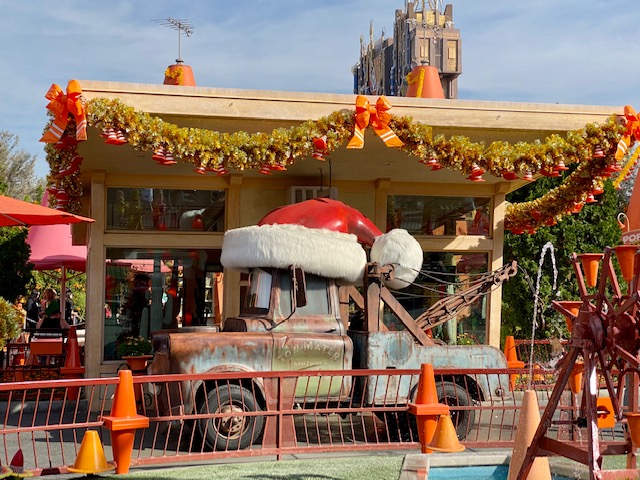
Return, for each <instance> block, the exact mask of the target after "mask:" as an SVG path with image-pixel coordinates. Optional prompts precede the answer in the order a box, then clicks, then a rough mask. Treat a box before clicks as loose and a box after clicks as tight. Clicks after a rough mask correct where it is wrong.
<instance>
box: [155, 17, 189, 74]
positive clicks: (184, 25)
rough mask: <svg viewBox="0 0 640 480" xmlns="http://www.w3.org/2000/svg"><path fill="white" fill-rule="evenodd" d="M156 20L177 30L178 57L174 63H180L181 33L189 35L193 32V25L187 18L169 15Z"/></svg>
mask: <svg viewBox="0 0 640 480" xmlns="http://www.w3.org/2000/svg"><path fill="white" fill-rule="evenodd" d="M156 22H158V23H159V24H160V25H163V26H165V27H169V28H171V29H173V30H177V31H178V58H176V63H182V45H181V42H182V34H183V33H184V35H185V36H187V37H190V36H191V35H192V34H193V29H194V27H193V25H192V24H191V23H190V22H189V21H188V20H185V19H177V18H171V17H169V18H167V19H165V20H156Z"/></svg>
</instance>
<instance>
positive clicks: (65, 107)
mask: <svg viewBox="0 0 640 480" xmlns="http://www.w3.org/2000/svg"><path fill="white" fill-rule="evenodd" d="M80 95H82V89H81V88H80V83H79V82H78V81H77V80H69V83H68V85H67V94H66V95H64V94H63V92H62V89H61V88H60V87H59V86H58V85H56V84H55V83H54V84H52V85H51V87H50V88H49V91H48V92H47V94H46V95H45V98H46V99H48V100H49V104H48V105H47V109H48V110H50V111H51V112H53V114H54V119H53V123H52V124H51V126H50V127H49V130H47V131H46V132H45V134H44V135H43V136H42V138H41V139H40V141H41V142H47V143H55V142H57V141H58V140H59V139H60V137H62V134H63V133H64V130H65V128H67V123H69V114H71V115H73V117H74V118H75V120H76V139H77V140H86V139H87V118H86V115H85V111H84V106H83V105H82V101H81V100H80Z"/></svg>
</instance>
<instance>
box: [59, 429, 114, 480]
mask: <svg viewBox="0 0 640 480" xmlns="http://www.w3.org/2000/svg"><path fill="white" fill-rule="evenodd" d="M114 468H116V464H115V462H107V459H106V458H105V456H104V449H103V448H102V443H101V442H100V437H99V436H98V432H97V431H96V430H87V431H86V432H85V434H84V437H82V443H81V444H80V450H79V451H78V457H77V458H76V461H75V463H74V464H73V466H72V467H67V470H69V471H70V472H72V473H86V474H89V475H92V474H96V473H101V472H106V471H108V470H113V469H114Z"/></svg>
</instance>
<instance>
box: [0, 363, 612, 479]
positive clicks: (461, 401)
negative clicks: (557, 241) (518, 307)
mask: <svg viewBox="0 0 640 480" xmlns="http://www.w3.org/2000/svg"><path fill="white" fill-rule="evenodd" d="M510 375H516V376H517V377H518V381H517V382H516V389H515V391H513V392H512V391H509V385H508V383H509V381H508V379H509V376H510ZM418 376H419V371H418V370H406V371H404V370H378V371H372V370H353V371H308V372H250V373H244V372H243V373H237V372H234V373H223V374H207V375H162V376H135V377H134V379H133V380H134V391H136V392H137V395H136V396H137V399H136V402H137V406H138V407H137V408H138V412H139V413H140V414H142V415H145V416H147V417H148V418H149V420H150V426H149V428H147V429H144V430H138V431H137V433H136V437H135V443H134V452H133V455H132V465H133V466H135V465H153V464H167V463H179V462H193V461H200V460H207V459H214V458H228V457H244V456H246V457H248V456H276V457H278V458H280V457H281V456H282V455H286V454H294V453H305V452H307V453H312V452H331V451H345V450H349V451H354V450H360V451H367V450H371V451H372V450H390V449H393V450H398V449H413V450H416V449H419V447H420V445H419V443H418V438H417V435H416V433H415V431H414V430H413V428H412V425H413V423H414V421H415V420H414V418H413V416H412V415H411V414H409V412H408V408H407V404H406V403H407V402H406V400H405V399H406V398H408V397H411V395H412V394H413V392H412V389H413V388H414V386H415V384H416V383H417V380H418ZM489 377H492V378H490V380H492V382H489V381H488V379H489ZM552 378H553V376H550V375H549V370H540V369H537V370H530V369H521V370H513V369H503V370H495V369H477V370H462V369H456V370H452V369H447V370H443V369H436V370H435V380H436V388H437V390H438V395H439V398H440V401H441V402H446V403H448V404H449V405H450V409H451V414H452V419H453V421H454V425H455V427H456V430H457V433H458V435H459V437H461V438H462V439H463V444H464V445H466V446H467V447H473V448H497V447H503V448H512V447H513V442H514V438H515V425H516V423H517V419H518V418H517V417H518V413H519V407H520V402H521V399H522V389H523V388H530V389H534V390H535V391H536V392H537V394H538V400H539V404H540V408H541V409H543V408H544V406H545V404H546V402H547V400H548V398H549V396H550V393H551V388H550V386H549V384H548V380H549V379H552ZM505 379H506V380H505ZM117 382H118V378H100V379H80V380H51V381H36V382H21V383H4V384H0V412H5V413H4V416H3V417H2V418H0V441H1V443H0V460H1V461H2V463H3V464H5V465H6V464H9V462H10V460H11V458H12V456H13V454H14V453H15V452H16V451H17V449H22V450H23V454H24V458H25V468H28V469H33V470H34V471H35V474H40V475H45V474H51V473H64V472H65V471H66V466H70V465H73V463H74V461H75V459H76V457H77V453H78V450H79V446H80V442H81V441H82V437H83V434H84V432H85V431H86V430H87V429H97V430H99V431H100V436H101V440H102V442H103V446H104V449H105V455H106V456H107V458H108V459H111V458H112V454H111V440H110V434H109V431H108V430H107V429H105V428H102V421H101V419H100V418H101V416H102V415H106V414H109V411H110V403H111V398H112V396H113V394H114V392H115V387H116V385H117ZM485 384H494V385H495V384H497V385H499V386H500V387H499V388H498V389H496V390H497V391H484V392H482V394H480V392H479V391H478V388H479V387H478V386H479V385H485ZM77 387H79V388H80V389H81V393H80V397H79V398H80V399H79V400H77V401H72V400H70V399H69V391H70V389H72V388H77ZM323 390H326V391H330V392H331V395H330V396H327V395H325V394H324V393H321V392H322V391H323ZM372 391H375V393H376V395H375V396H371V394H370V393H371V392H372ZM500 393H502V395H500ZM369 398H375V399H376V401H374V402H369V400H368V399H369ZM575 402H576V398H575V397H574V395H572V394H571V392H570V391H568V390H567V391H566V392H565V393H564V394H563V396H562V399H561V402H560V406H559V408H558V410H557V412H556V415H555V417H554V420H556V421H557V426H554V427H553V428H552V429H550V432H549V435H552V436H553V435H555V436H556V437H557V438H558V439H562V440H567V439H573V440H574V441H575V442H577V443H579V442H580V441H581V440H582V438H581V436H582V430H581V428H580V427H578V426H577V423H576V417H577V408H576V406H575ZM0 415H1V414H0ZM221 432H222V433H221ZM240 432H244V433H243V434H242V435H239V433H240ZM600 435H601V442H604V443H606V442H620V441H623V440H624V431H623V429H622V426H621V425H617V426H616V428H613V429H607V430H601V431H600Z"/></svg>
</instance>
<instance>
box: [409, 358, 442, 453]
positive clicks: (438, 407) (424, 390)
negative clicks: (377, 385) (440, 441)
mask: <svg viewBox="0 0 640 480" xmlns="http://www.w3.org/2000/svg"><path fill="white" fill-rule="evenodd" d="M409 411H410V412H411V413H413V414H414V415H415V416H416V419H417V423H418V437H419V439H420V445H421V446H422V453H431V450H430V449H429V446H428V445H429V443H431V440H432V439H433V435H434V434H435V431H436V427H437V424H438V416H440V415H448V414H449V405H443V404H441V403H438V393H437V392H436V379H435V377H434V375H433V366H432V365H431V364H430V363H424V364H422V366H421V369H420V379H419V381H418V393H417V394H416V402H415V403H410V404H409Z"/></svg>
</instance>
